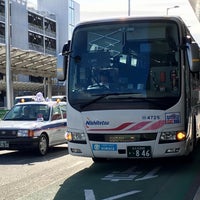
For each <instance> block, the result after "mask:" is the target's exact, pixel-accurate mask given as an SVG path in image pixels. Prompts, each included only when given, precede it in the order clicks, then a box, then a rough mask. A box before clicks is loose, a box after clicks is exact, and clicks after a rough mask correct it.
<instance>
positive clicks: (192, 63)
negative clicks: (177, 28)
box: [187, 43, 200, 72]
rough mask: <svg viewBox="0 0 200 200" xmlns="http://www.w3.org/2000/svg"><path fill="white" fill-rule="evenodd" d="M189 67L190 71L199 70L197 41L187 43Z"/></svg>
mask: <svg viewBox="0 0 200 200" xmlns="http://www.w3.org/2000/svg"><path fill="white" fill-rule="evenodd" d="M187 54H188V61H189V67H190V70H191V71H192V72H199V71H200V55H199V46H198V45H197V43H191V44H189V45H187Z"/></svg>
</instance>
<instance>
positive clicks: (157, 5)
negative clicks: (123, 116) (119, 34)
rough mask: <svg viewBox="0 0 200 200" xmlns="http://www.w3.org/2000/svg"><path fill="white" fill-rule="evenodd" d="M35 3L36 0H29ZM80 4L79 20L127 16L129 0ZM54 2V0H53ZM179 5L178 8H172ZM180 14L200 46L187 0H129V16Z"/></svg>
mask: <svg viewBox="0 0 200 200" xmlns="http://www.w3.org/2000/svg"><path fill="white" fill-rule="evenodd" d="M29 1H31V2H33V3H36V2H37V0H29ZM75 1H76V2H77V3H79V4H80V21H89V20H95V19H105V18H114V17H127V16H128V2H129V0H75ZM55 2H56V0H55ZM174 6H179V7H178V8H173V7H174ZM167 8H169V9H168V15H175V16H180V17H181V18H182V19H183V20H184V21H185V23H186V25H187V26H188V27H189V30H190V32H191V33H192V35H193V37H194V38H195V40H196V41H197V42H198V44H199V46H200V23H199V21H198V19H197V17H196V16H195V14H194V12H193V10H192V8H191V6H190V3H189V0H130V16H131V17H134V16H157V15H159V16H163V15H167Z"/></svg>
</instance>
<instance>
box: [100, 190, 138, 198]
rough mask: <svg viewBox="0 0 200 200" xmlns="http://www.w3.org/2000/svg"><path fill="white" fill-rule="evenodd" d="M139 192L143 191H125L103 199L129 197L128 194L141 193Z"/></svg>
mask: <svg viewBox="0 0 200 200" xmlns="http://www.w3.org/2000/svg"><path fill="white" fill-rule="evenodd" d="M139 192H141V190H133V191H130V192H126V193H123V194H119V195H116V196H112V197H109V198H106V199H103V200H114V199H120V198H122V197H127V196H130V195H132V194H136V193H139Z"/></svg>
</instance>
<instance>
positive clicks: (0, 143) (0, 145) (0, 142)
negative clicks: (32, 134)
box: [0, 141, 9, 148]
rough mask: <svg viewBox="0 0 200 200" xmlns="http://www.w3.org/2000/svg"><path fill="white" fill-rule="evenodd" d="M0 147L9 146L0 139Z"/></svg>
mask: <svg viewBox="0 0 200 200" xmlns="http://www.w3.org/2000/svg"><path fill="white" fill-rule="evenodd" d="M0 148H9V142H7V141H0Z"/></svg>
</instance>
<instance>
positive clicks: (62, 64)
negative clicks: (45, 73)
mask: <svg viewBox="0 0 200 200" xmlns="http://www.w3.org/2000/svg"><path fill="white" fill-rule="evenodd" d="M69 49H70V41H68V43H67V44H64V46H63V49H62V53H61V54H59V55H58V57H57V67H56V72H57V79H58V80H59V81H65V80H66V72H67V65H68V56H69Z"/></svg>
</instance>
